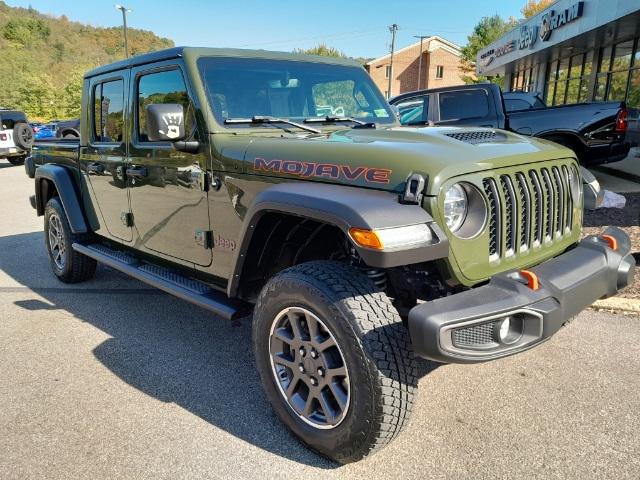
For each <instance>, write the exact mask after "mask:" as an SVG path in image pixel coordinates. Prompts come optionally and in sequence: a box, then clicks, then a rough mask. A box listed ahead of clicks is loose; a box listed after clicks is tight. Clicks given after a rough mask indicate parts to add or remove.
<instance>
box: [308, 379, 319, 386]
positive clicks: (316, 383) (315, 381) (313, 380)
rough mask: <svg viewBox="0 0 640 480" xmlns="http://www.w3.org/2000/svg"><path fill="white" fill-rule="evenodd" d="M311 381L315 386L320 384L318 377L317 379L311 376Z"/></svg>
mask: <svg viewBox="0 0 640 480" xmlns="http://www.w3.org/2000/svg"><path fill="white" fill-rule="evenodd" d="M309 382H311V385H313V386H314V387H315V386H316V385H318V380H316V379H315V378H313V377H311V378H310V379H309Z"/></svg>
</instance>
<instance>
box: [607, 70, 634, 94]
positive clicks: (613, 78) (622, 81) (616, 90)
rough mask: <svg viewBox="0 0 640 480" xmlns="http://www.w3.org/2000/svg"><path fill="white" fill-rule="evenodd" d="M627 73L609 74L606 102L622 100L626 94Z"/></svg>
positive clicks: (626, 71)
mask: <svg viewBox="0 0 640 480" xmlns="http://www.w3.org/2000/svg"><path fill="white" fill-rule="evenodd" d="M628 79H629V71H628V70H625V71H624V72H615V73H611V74H610V80H609V81H610V84H609V94H608V95H607V100H611V101H613V100H620V101H622V100H624V98H625V96H626V93H627V80H628Z"/></svg>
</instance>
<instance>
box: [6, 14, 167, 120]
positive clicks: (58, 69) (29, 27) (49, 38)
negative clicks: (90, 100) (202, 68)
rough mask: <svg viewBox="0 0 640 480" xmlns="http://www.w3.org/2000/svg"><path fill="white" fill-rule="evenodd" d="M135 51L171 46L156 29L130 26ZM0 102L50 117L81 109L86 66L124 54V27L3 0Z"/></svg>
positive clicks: (75, 113) (41, 117)
mask: <svg viewBox="0 0 640 480" xmlns="http://www.w3.org/2000/svg"><path fill="white" fill-rule="evenodd" d="M128 43H129V52H130V54H131V55H138V54H140V53H144V52H149V51H153V50H159V49H162V48H167V47H172V46H173V41H171V40H169V39H167V38H160V37H158V36H156V35H155V34H154V33H153V32H149V31H145V30H137V29H133V28H129V29H128ZM0 51H1V52H2V55H0V85H1V87H0V106H2V107H5V108H16V109H19V110H23V111H24V112H26V113H27V115H28V116H29V118H30V119H33V120H43V121H48V120H52V119H55V118H60V119H61V118H73V117H78V116H79V114H80V96H81V92H82V75H83V73H84V72H85V71H87V70H89V69H91V68H94V67H97V66H99V65H104V64H106V63H110V62H114V61H117V60H121V59H122V58H123V57H124V51H123V38H122V29H121V28H117V27H113V28H98V27H93V26H89V25H85V24H82V23H78V22H72V21H70V20H69V19H67V18H66V17H65V16H64V15H63V16H62V17H52V16H49V15H44V14H41V13H39V12H38V11H37V10H35V9H33V8H14V7H10V6H8V5H6V4H5V3H4V2H2V1H0Z"/></svg>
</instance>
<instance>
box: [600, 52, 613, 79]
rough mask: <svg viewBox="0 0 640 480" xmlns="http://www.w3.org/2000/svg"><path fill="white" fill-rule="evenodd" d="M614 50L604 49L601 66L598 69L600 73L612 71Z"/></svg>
mask: <svg viewBox="0 0 640 480" xmlns="http://www.w3.org/2000/svg"><path fill="white" fill-rule="evenodd" d="M612 51H613V49H612V48H611V47H607V48H603V49H602V55H601V56H600V65H599V67H598V73H601V72H608V71H609V70H610V69H611V53H612Z"/></svg>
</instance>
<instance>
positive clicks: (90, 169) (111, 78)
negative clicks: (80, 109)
mask: <svg viewBox="0 0 640 480" xmlns="http://www.w3.org/2000/svg"><path fill="white" fill-rule="evenodd" d="M128 86H129V72H128V71H126V70H125V71H121V72H118V73H115V74H109V75H107V76H101V77H95V78H92V79H91V80H90V85H89V95H90V102H89V105H88V108H89V109H90V113H89V114H88V119H89V128H88V131H89V134H88V136H89V138H88V139H87V145H86V146H83V147H81V148H80V166H81V169H82V172H83V174H84V175H85V176H86V178H88V180H89V181H88V184H89V185H90V189H89V194H90V195H91V196H92V197H93V198H92V202H93V205H96V206H97V207H98V208H96V213H97V216H98V217H99V219H100V220H99V221H100V226H99V228H98V232H99V233H101V234H104V235H105V236H112V237H115V238H116V239H119V240H122V241H125V242H130V241H131V240H132V231H131V226H130V223H131V222H130V210H129V196H128V194H127V184H126V181H125V176H124V175H125V168H126V165H125V163H126V159H127V153H126V148H127V143H126V141H125V131H126V115H125V112H126V109H127V96H126V95H125V92H126V91H127V89H128ZM104 230H106V232H105V231H104Z"/></svg>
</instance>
